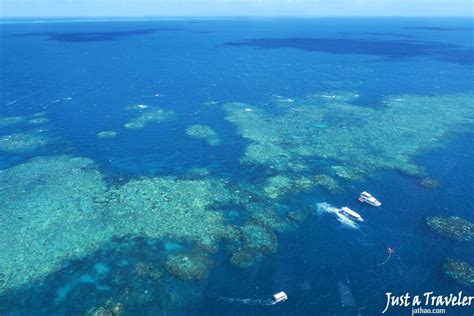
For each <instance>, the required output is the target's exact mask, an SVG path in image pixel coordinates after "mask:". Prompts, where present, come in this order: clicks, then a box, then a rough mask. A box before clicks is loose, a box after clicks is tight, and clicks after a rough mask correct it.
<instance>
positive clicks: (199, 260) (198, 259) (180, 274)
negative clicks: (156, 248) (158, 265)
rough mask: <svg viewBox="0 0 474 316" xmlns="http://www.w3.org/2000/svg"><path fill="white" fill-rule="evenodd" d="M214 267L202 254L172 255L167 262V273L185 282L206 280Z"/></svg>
mask: <svg viewBox="0 0 474 316" xmlns="http://www.w3.org/2000/svg"><path fill="white" fill-rule="evenodd" d="M212 266H213V262H212V260H211V259H209V258H208V257H207V256H206V255H204V254H201V253H172V254H170V255H168V256H167V257H166V260H165V269H166V271H168V272H169V273H170V274H172V275H173V276H175V277H176V278H178V279H180V280H185V281H193V280H200V279H202V278H204V277H205V276H206V274H207V272H208V271H209V269H210V268H211V267H212Z"/></svg>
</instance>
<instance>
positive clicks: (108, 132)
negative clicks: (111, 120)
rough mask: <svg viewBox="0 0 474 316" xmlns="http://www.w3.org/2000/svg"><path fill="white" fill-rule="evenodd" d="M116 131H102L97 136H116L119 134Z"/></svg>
mask: <svg viewBox="0 0 474 316" xmlns="http://www.w3.org/2000/svg"><path fill="white" fill-rule="evenodd" d="M117 134H118V133H117V132H116V131H101V132H98V133H97V134H96V136H97V138H114V137H115V136H117Z"/></svg>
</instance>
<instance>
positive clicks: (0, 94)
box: [0, 19, 474, 315]
mask: <svg viewBox="0 0 474 316" xmlns="http://www.w3.org/2000/svg"><path fill="white" fill-rule="evenodd" d="M191 22H199V23H191ZM469 23H470V21H466V20H464V19H424V20H422V21H420V20H411V19H321V20H311V19H308V20H298V19H289V20H286V19H281V20H279V19H276V20H272V19H267V20H265V19H256V20H202V21H185V20H174V21H141V22H140V21H135V22H130V21H129V22H117V21H115V22H113V21H112V22H102V23H98V22H88V23H41V24H40V23H32V24H0V32H1V36H2V37H1V40H0V54H1V55H0V57H1V62H0V63H1V67H0V99H1V100H0V102H1V104H0V115H2V116H29V115H33V114H35V113H38V112H42V111H46V112H47V114H46V117H47V118H48V119H49V122H48V123H47V124H46V125H45V127H42V128H44V129H47V131H48V133H50V134H51V135H53V136H54V137H55V139H56V140H55V141H54V142H53V144H50V145H49V147H46V149H40V150H38V151H34V152H31V153H7V152H0V169H6V168H8V167H11V166H14V165H17V164H19V163H21V162H23V161H26V160H27V159H29V158H31V157H33V156H37V155H52V154H57V153H64V152H66V153H70V154H73V155H76V156H81V157H90V158H92V159H93V160H94V161H96V162H97V163H98V164H99V166H100V168H101V170H102V171H104V172H106V173H107V174H109V175H111V176H112V177H113V178H121V177H129V178H136V177H140V176H149V175H171V176H178V177H181V176H184V175H187V174H188V172H189V171H190V170H192V169H193V168H207V169H209V170H210V173H211V176H213V177H217V178H227V179H230V180H231V181H235V182H239V181H243V180H248V179H255V178H258V175H259V169H258V167H255V168H248V169H247V168H242V167H241V165H240V159H241V158H242V157H243V154H244V151H245V148H246V146H247V145H248V144H249V142H248V141H246V140H244V139H242V137H241V136H239V134H238V131H237V130H236V127H235V126H234V125H232V124H230V123H229V122H227V121H226V120H224V118H225V116H226V115H227V114H226V112H224V111H223V110H222V104H223V103H227V102H234V101H239V102H245V103H248V104H251V105H258V106H260V107H266V108H267V109H270V110H271V106H272V105H271V102H270V101H269V100H272V99H274V98H275V97H276V96H284V97H291V98H298V97H303V96H305V95H308V94H315V93H326V92H331V91H339V92H345V91H356V92H357V93H359V94H360V96H361V97H360V98H359V99H358V101H354V102H356V103H357V104H358V105H360V106H361V109H363V107H381V106H383V105H382V104H381V103H380V101H381V100H383V99H384V98H385V97H387V96H390V95H399V94H419V95H442V94H453V93H463V92H472V91H473V90H474V87H473V69H472V62H473V60H472V55H473V54H472V50H473V43H472V29H470V28H469ZM466 25H467V26H466ZM375 27H376V30H377V32H376V33H375V32H374V28H375ZM348 29H350V30H351V32H347V30H348ZM448 30H449V32H447V31H448ZM162 31H163V32H162ZM440 32H441V33H442V35H443V37H442V38H441V37H440ZM394 38H395V39H394ZM226 43H233V44H230V45H229V44H226ZM255 48H265V49H255ZM269 48H271V49H269ZM276 48H278V49H276ZM209 102H211V103H209ZM138 104H144V105H148V106H149V107H150V108H152V107H156V108H163V109H167V110H173V111H175V112H176V114H177V118H176V119H175V120H171V121H166V122H164V123H162V124H157V125H150V126H147V127H145V128H144V129H138V130H129V129H127V128H125V127H124V125H125V124H126V123H127V122H129V121H130V119H132V118H133V117H136V116H137V115H139V114H140V113H142V112H143V111H141V110H136V109H132V110H126V108H127V107H133V106H136V105H138ZM192 124H201V125H207V126H211V127H212V128H213V129H214V130H215V131H216V133H217V134H218V135H219V136H220V138H221V142H222V145H221V146H218V147H213V146H210V145H207V144H205V143H203V142H202V141H199V140H196V139H191V138H189V137H187V136H186V127H187V126H189V125H192ZM23 129H25V128H24V127H17V126H11V127H8V128H3V127H2V130H1V134H2V136H3V134H11V133H16V132H21V131H23ZM103 130H114V131H117V132H118V135H117V136H116V137H115V138H112V139H106V140H104V139H98V138H97V137H96V133H97V132H100V131H103ZM443 143H444V145H445V146H444V147H442V148H440V149H437V150H433V151H429V152H426V153H422V154H421V155H420V156H419V157H418V158H417V161H419V163H420V164H421V165H422V166H424V167H425V168H426V169H427V172H428V173H429V174H430V176H432V177H433V178H436V179H439V181H440V183H441V187H439V188H435V189H428V188H424V187H422V186H421V185H420V184H419V179H416V178H413V177H408V176H405V175H401V174H398V173H395V172H380V174H377V175H374V178H373V179H371V181H363V182H347V183H345V184H344V186H345V189H346V191H345V192H344V193H341V194H329V193H327V192H324V191H316V192H312V193H311V194H306V195H304V194H303V195H301V196H298V197H297V198H288V200H287V201H285V202H286V203H288V205H289V207H291V208H292V209H295V210H298V209H308V208H313V209H315V208H316V207H315V203H317V202H323V201H326V202H329V203H331V204H332V205H335V206H342V205H346V204H347V205H348V206H351V207H354V208H356V209H358V210H360V212H361V214H362V215H363V216H364V218H366V223H364V224H363V225H360V228H359V229H358V230H350V229H347V228H344V227H342V226H341V224H340V223H339V222H337V221H336V219H335V218H334V217H333V216H332V215H330V214H325V215H320V216H319V215H313V216H309V217H308V219H307V221H306V222H304V223H303V224H302V225H301V226H300V227H299V228H297V229H296V230H294V231H288V232H285V233H281V234H279V240H278V242H279V250H278V252H277V253H276V254H275V255H270V256H267V257H262V258H261V259H259V260H258V261H257V263H256V265H254V266H253V267H251V268H249V269H248V270H244V271H241V270H238V269H237V268H235V267H233V266H230V265H229V263H228V261H227V259H228V256H229V253H226V252H225V251H224V252H220V253H218V254H215V255H213V256H212V257H213V259H214V260H215V262H216V264H215V267H214V269H213V270H212V271H211V273H210V275H209V277H208V278H207V279H205V280H203V281H199V282H194V283H186V282H181V281H176V280H175V279H173V278H172V277H170V276H167V275H166V274H165V275H164V276H163V277H162V278H159V281H153V278H150V277H149V275H148V276H144V275H140V272H139V271H138V272H137V271H136V266H137V264H138V263H140V262H142V263H144V264H146V265H147V266H149V267H151V269H153V268H156V269H157V270H160V271H161V264H162V260H163V256H164V254H166V253H167V251H174V250H173V249H172V250H169V249H167V248H166V247H165V244H164V243H163V242H162V241H155V240H147V239H146V238H137V239H131V238H124V239H118V240H114V241H110V243H108V244H105V245H103V246H102V248H101V250H100V251H99V252H97V253H92V254H89V255H87V256H86V257H84V258H78V259H77V260H72V261H71V262H68V263H66V264H65V265H64V267H62V268H60V269H59V270H57V271H56V272H54V273H52V274H50V275H48V276H46V277H45V278H44V279H41V280H34V281H32V282H31V283H29V284H27V285H25V286H23V287H20V288H17V289H14V290H12V291H10V292H8V293H6V294H5V295H4V296H2V297H1V298H0V312H2V313H5V314H7V315H26V314H28V315H32V314H33V315H34V314H43V315H51V314H58V315H77V314H84V313H85V312H87V311H88V310H89V309H90V308H93V307H95V306H97V305H99V304H103V303H104V302H105V301H107V299H109V298H118V299H119V300H121V301H122V302H123V303H124V304H127V299H130V301H132V296H133V302H134V303H133V304H132V305H127V309H126V310H125V313H126V314H129V315H140V314H144V315H146V314H149V315H154V314H157V313H163V311H167V312H168V313H169V314H176V315H189V314H200V315H242V314H247V315H262V314H285V315H304V314H307V315H315V314H317V315H355V314H357V313H360V314H361V315H378V314H380V312H381V310H383V307H384V303H385V301H384V293H385V292H387V291H391V292H395V293H400V294H402V293H405V292H407V291H410V292H412V293H418V294H422V293H424V292H426V291H435V292H437V293H445V294H446V293H451V292H457V291H459V290H464V291H466V292H469V289H467V288H464V287H461V286H459V285H457V284H456V283H454V282H453V281H451V280H449V279H447V278H446V277H445V276H444V275H443V273H442V269H441V265H442V263H443V262H444V260H445V259H446V258H447V257H454V258H457V259H464V260H467V261H469V260H471V263H473V262H472V253H473V252H474V248H473V244H472V242H470V243H459V242H453V241H448V240H446V239H444V238H442V237H440V236H438V235H436V234H435V233H433V232H432V231H431V230H429V229H428V228H427V227H426V225H425V224H424V217H425V216H427V215H459V216H462V217H464V218H466V219H468V220H470V221H474V216H473V213H472V210H473V209H474V197H473V192H474V187H473V181H472V179H473V177H474V165H473V163H472V157H473V156H474V152H473V150H474V142H473V138H472V134H469V135H458V136H455V137H452V138H449V139H446V140H444V141H443ZM314 164H315V166H314V167H315V169H316V168H317V167H318V166H317V161H315V162H314ZM362 190H368V191H369V192H372V193H373V194H374V195H376V196H377V197H378V198H380V199H381V200H382V202H383V203H384V207H383V208H382V209H380V210H378V209H373V208H370V207H368V206H363V207H361V206H360V205H359V204H358V203H357V202H356V201H355V199H354V198H355V197H356V196H357V194H358V193H359V192H360V191H362ZM241 220H244V219H241ZM236 221H237V222H238V221H239V219H237V220H236ZM185 246H186V245H185ZM387 247H393V248H395V250H396V253H395V256H394V257H393V258H392V259H391V260H390V261H389V263H387V264H386V265H383V266H377V264H378V263H380V262H382V261H383V260H384V259H385V256H386V249H387ZM168 248H169V247H168ZM171 248H172V247H171ZM141 267H142V268H143V266H141ZM145 271H148V272H147V273H149V270H146V269H145ZM142 272H143V271H142ZM0 273H1V271H0ZM339 283H341V284H344V285H345V286H347V287H348V288H349V289H350V291H351V292H352V294H353V296H354V300H355V305H356V306H354V307H343V306H341V304H340V297H339V293H338V284H339ZM280 290H285V291H287V293H288V295H289V297H290V299H289V301H287V302H285V303H283V304H281V305H277V306H255V305H245V304H238V303H229V302H226V301H224V300H222V299H220V298H222V297H231V298H251V299H266V298H268V297H269V296H270V295H271V294H273V293H275V292H277V291H280ZM130 293H131V294H130ZM127 295H129V296H127ZM127 297H128V298H127ZM137 302H138V303H137ZM409 312H410V311H408V310H396V311H394V312H393V314H394V315H397V314H400V315H406V314H407V313H409ZM448 313H452V314H456V315H463V314H464V313H466V310H465V309H463V310H454V309H453V310H448ZM470 314H472V312H471V311H468V313H467V314H466V315H470Z"/></svg>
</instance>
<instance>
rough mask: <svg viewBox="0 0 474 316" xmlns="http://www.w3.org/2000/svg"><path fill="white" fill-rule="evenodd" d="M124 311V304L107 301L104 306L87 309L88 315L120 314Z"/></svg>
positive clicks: (115, 315)
mask: <svg viewBox="0 0 474 316" xmlns="http://www.w3.org/2000/svg"><path fill="white" fill-rule="evenodd" d="M123 312H124V306H123V304H121V303H114V302H112V301H107V302H105V303H104V304H103V305H102V306H99V307H96V308H93V309H91V310H89V311H87V313H86V316H120V315H122V313H123Z"/></svg>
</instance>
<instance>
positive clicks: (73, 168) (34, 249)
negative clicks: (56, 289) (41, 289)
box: [0, 156, 114, 292]
mask: <svg viewBox="0 0 474 316" xmlns="http://www.w3.org/2000/svg"><path fill="white" fill-rule="evenodd" d="M106 190H107V187H106V183H105V182H104V180H103V177H102V175H101V174H100V173H99V172H98V171H97V170H96V169H95V165H94V163H93V162H92V161H91V160H89V159H85V158H72V157H69V156H59V157H48V158H45V157H38V158H34V159H32V160H30V161H28V162H26V163H24V164H20V165H17V166H14V167H12V168H10V169H6V170H2V171H0V192H1V193H2V194H1V195H2V198H1V199H0V209H1V210H2V212H0V251H1V253H2V260H0V271H1V273H3V274H4V275H5V284H4V286H3V287H2V288H0V292H2V290H6V289H7V288H11V287H17V286H18V285H20V284H23V283H27V282H30V281H31V280H33V279H36V278H39V277H42V276H44V275H46V274H48V273H51V272H52V271H53V270H55V269H58V267H59V266H60V264H61V262H62V261H63V260H65V259H70V258H75V257H76V256H81V255H83V254H85V253H88V252H90V251H93V250H95V249H97V248H98V247H100V245H101V243H102V242H103V241H105V240H107V239H109V238H110V237H111V236H112V234H113V233H114V230H113V228H112V227H110V226H109V223H108V222H106V221H104V219H103V217H102V215H103V213H102V212H101V210H100V208H99V205H97V204H96V203H95V199H96V198H98V197H100V196H103V195H104V194H105V193H106ZM11 245H16V246H15V247H12V246H11Z"/></svg>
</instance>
